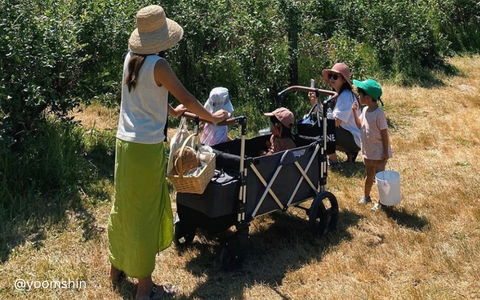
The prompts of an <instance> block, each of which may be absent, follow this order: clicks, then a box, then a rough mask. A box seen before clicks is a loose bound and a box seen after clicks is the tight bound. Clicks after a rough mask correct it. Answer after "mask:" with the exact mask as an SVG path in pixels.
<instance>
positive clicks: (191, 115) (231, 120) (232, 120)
mask: <svg viewBox="0 0 480 300" xmlns="http://www.w3.org/2000/svg"><path fill="white" fill-rule="evenodd" d="M182 116H183V117H186V118H189V119H193V120H195V122H197V119H198V121H201V122H205V123H210V124H212V122H210V121H207V120H205V119H202V118H200V117H199V116H197V115H196V114H194V113H191V112H189V111H186V112H184V113H183V114H182ZM243 119H245V117H243V116H239V117H235V118H229V119H226V120H224V121H222V122H220V123H218V124H217V125H232V124H235V123H239V122H240V121H241V120H243ZM196 125H197V124H196Z"/></svg>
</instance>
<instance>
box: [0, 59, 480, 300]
mask: <svg viewBox="0 0 480 300" xmlns="http://www.w3.org/2000/svg"><path fill="white" fill-rule="evenodd" d="M451 63H452V64H453V65H454V66H456V67H457V68H458V69H459V70H460V71H461V74H460V75H459V76H454V77H443V78H440V79H441V80H442V81H443V83H444V84H443V85H441V86H437V87H433V88H422V87H412V88H401V87H396V86H392V85H387V84H385V85H384V91H385V94H384V102H385V104H386V106H385V107H384V109H385V111H386V114H387V117H388V118H389V121H390V123H391V127H390V129H389V133H390V138H391V142H392V148H393V153H394V158H393V159H392V160H391V161H390V163H389V165H388V168H391V169H394V170H397V171H399V172H400V174H401V178H402V182H401V189H402V202H401V204H400V205H398V206H397V207H395V208H393V209H390V210H385V211H379V212H376V213H373V212H371V211H370V206H362V205H359V204H357V200H358V198H359V196H361V193H362V185H363V178H362V174H363V173H362V168H361V163H360V162H357V166H356V167H348V168H347V167H346V168H344V169H343V170H341V171H340V172H335V173H331V174H329V180H328V185H327V189H328V190H329V191H331V192H333V193H334V194H335V195H336V196H337V198H338V200H339V204H340V221H339V224H338V230H337V231H336V232H333V233H332V234H330V235H329V236H328V237H327V238H326V239H321V240H320V239H314V238H313V236H312V234H311V233H310V232H309V231H308V229H307V228H308V227H307V223H306V220H307V219H306V217H305V216H304V213H303V212H302V211H300V210H297V209H292V210H291V211H289V212H288V213H285V214H281V213H274V214H270V215H267V216H263V217H259V218H256V219H255V220H254V222H253V223H252V224H251V227H250V229H251V235H252V238H251V240H252V244H251V247H250V251H249V255H248V257H247V260H246V262H245V265H244V268H243V269H242V270H241V271H237V272H229V273H226V272H223V271H221V270H220V261H219V258H218V253H217V252H218V250H219V247H218V243H217V242H216V241H215V240H214V239H210V238H206V237H203V236H202V235H197V237H196V239H195V241H194V244H193V246H192V247H191V248H189V249H187V250H185V251H183V252H178V251H177V249H176V248H175V247H174V246H172V247H170V248H169V249H167V250H166V251H164V252H162V253H161V254H160V255H158V257H157V266H156V269H155V272H154V278H155V280H156V282H158V283H175V284H178V285H180V287H181V291H180V294H179V295H178V296H177V298H178V299H480V255H479V249H480V200H479V199H480V177H479V175H478V174H479V169H480V159H479V158H480V147H479V144H480V134H479V132H480V122H479V117H480V96H479V93H480V57H479V56H474V57H461V58H460V57H457V58H455V59H452V60H451ZM97 115H98V120H97V121H96V123H95V124H96V125H95V126H98V127H96V128H109V126H113V127H114V126H115V125H116V116H114V117H112V116H111V115H108V114H107V115H104V114H103V113H100V112H99V113H97ZM105 116H108V117H109V118H110V121H109V120H108V118H107V121H105V118H104V117H105ZM112 119H113V121H111V120H112ZM90 122H91V123H89V124H93V123H92V121H90ZM102 122H105V123H102ZM112 122H113V123H112ZM85 123H86V120H85V121H84V125H85ZM100 124H105V127H103V126H104V125H100ZM108 124H110V125H108ZM86 127H87V128H88V126H86ZM113 127H110V128H113ZM373 197H374V198H377V197H378V193H377V190H376V188H374V193H373ZM174 206H175V205H174V204H173V207H174ZM109 209H110V204H109V203H104V204H98V205H97V206H95V207H91V210H89V211H88V213H89V214H90V215H89V216H88V218H89V219H90V220H91V223H90V224H89V225H90V226H89V230H91V232H90V238H88V239H85V237H84V231H85V226H83V225H84V223H85V218H86V217H85V215H83V214H82V213H79V212H69V213H68V214H67V215H68V216H69V218H68V219H67V220H65V222H64V223H63V224H62V226H54V227H52V228H45V229H44V231H43V232H42V233H41V234H43V237H42V241H41V242H38V241H37V240H36V239H35V237H32V238H31V239H27V241H26V242H25V243H24V244H22V245H19V246H17V247H16V248H14V250H13V251H12V253H11V254H10V256H9V258H8V260H7V261H6V262H4V263H3V264H1V265H0V298H2V299H20V298H21V299H130V298H131V297H132V296H133V295H134V291H135V286H134V284H135V281H134V280H129V281H128V282H126V283H125V284H123V285H122V286H121V287H120V289H119V290H118V291H112V290H111V289H110V285H109V282H108V281H107V273H108V268H109V264H108V258H107V237H106V231H105V230H106V226H107V220H108V213H109ZM92 233H93V234H92ZM20 278H21V279H24V280H29V281H36V280H37V281H51V280H68V279H71V280H84V281H86V288H81V289H43V288H40V289H34V290H32V291H30V292H20V291H16V290H15V288H14V281H15V280H16V279H20Z"/></svg>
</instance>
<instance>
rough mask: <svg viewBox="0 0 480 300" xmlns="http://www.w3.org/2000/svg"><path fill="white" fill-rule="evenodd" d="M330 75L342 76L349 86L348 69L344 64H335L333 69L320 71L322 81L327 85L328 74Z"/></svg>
mask: <svg viewBox="0 0 480 300" xmlns="http://www.w3.org/2000/svg"><path fill="white" fill-rule="evenodd" d="M330 73H337V74H340V75H342V76H343V78H344V79H345V80H346V81H347V82H348V84H349V85H350V86H352V83H351V82H350V69H349V68H348V66H347V65H346V64H344V63H336V64H335V65H334V66H333V68H331V69H325V70H323V71H322V76H323V80H325V82H326V83H328V74H330Z"/></svg>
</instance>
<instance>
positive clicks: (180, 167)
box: [173, 133, 195, 178]
mask: <svg viewBox="0 0 480 300" xmlns="http://www.w3.org/2000/svg"><path fill="white" fill-rule="evenodd" d="M194 136H195V133H192V134H190V135H189V136H188V137H187V138H186V139H185V141H183V144H182V147H180V152H179V153H178V156H177V159H176V160H175V161H174V162H173V167H174V168H176V167H177V166H178V170H177V173H178V175H179V176H180V178H183V169H182V154H183V150H184V149H185V147H186V146H187V142H188V140H189V139H191V138H192V137H194ZM177 161H178V164H177Z"/></svg>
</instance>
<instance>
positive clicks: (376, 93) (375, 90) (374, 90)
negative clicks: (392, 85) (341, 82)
mask: <svg viewBox="0 0 480 300" xmlns="http://www.w3.org/2000/svg"><path fill="white" fill-rule="evenodd" d="M353 85H355V86H356V87H358V88H360V89H362V90H364V91H365V93H367V95H369V96H370V97H372V99H373V100H378V98H380V96H382V87H381V86H380V84H379V83H378V82H376V81H375V80H373V79H367V80H364V81H358V80H355V79H354V80H353Z"/></svg>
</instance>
